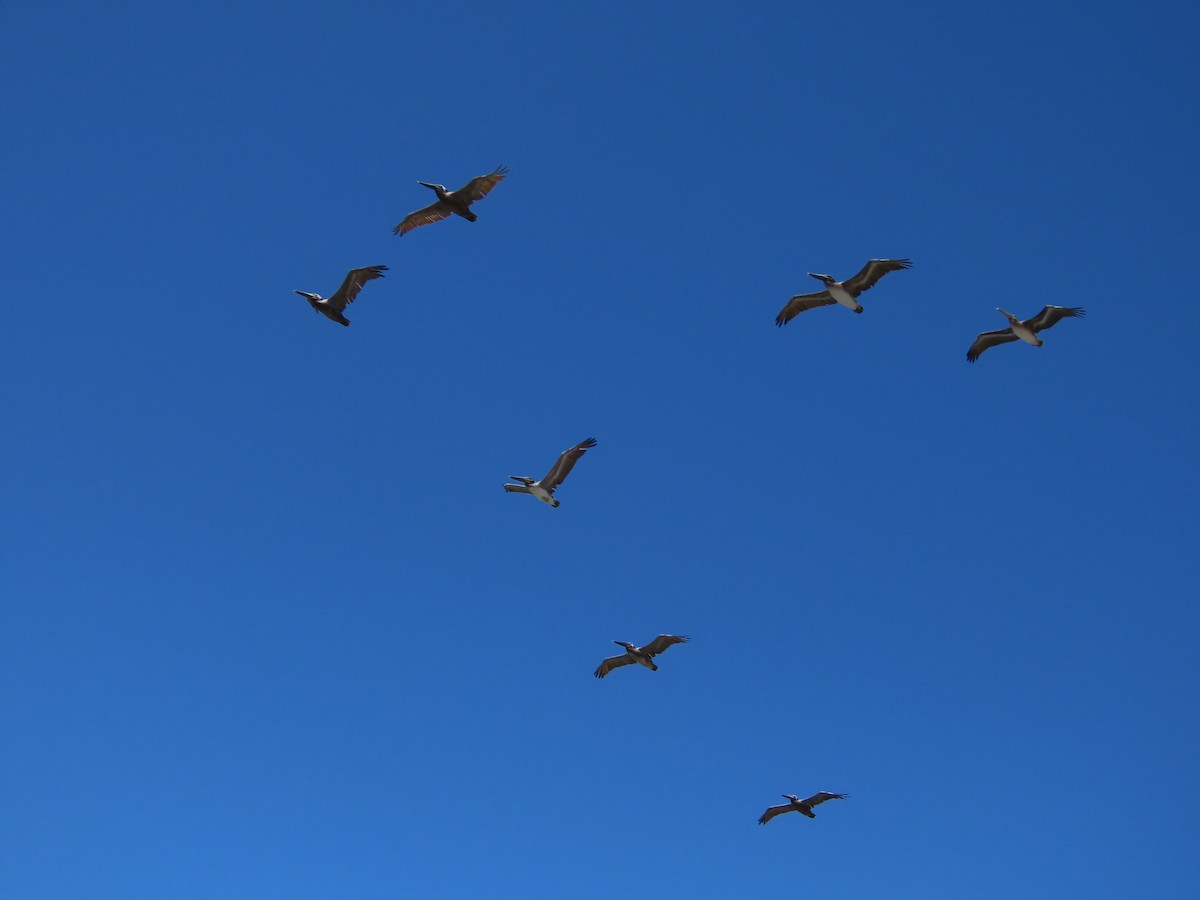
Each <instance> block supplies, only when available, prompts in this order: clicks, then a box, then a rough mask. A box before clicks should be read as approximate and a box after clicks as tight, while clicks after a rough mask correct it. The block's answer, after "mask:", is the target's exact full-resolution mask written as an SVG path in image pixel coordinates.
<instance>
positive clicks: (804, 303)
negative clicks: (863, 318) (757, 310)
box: [775, 259, 912, 328]
mask: <svg viewBox="0 0 1200 900" xmlns="http://www.w3.org/2000/svg"><path fill="white" fill-rule="evenodd" d="M911 268H912V260H910V259H872V260H868V262H867V264H866V265H865V266H863V267H862V269H860V270H859V272H858V274H856V275H853V276H852V277H850V278H847V279H846V280H845V281H838V280H837V279H836V278H834V277H833V276H832V275H822V274H820V273H818V272H809V273H808V275H809V277H810V278H815V279H817V281H819V282H821V284H823V285H825V290H823V291H817V292H816V293H815V294H797V295H796V296H795V297H793V298H792V299H791V300H789V301H788V302H787V304H786V305H785V306H784V307H783V309H781V310H780V311H779V315H777V316H776V317H775V324H776V325H778V326H779V327H780V328H782V327H783V326H784V325H786V324H787V323H788V322H790V321H791V320H792V319H794V318H796V316H798V315H800V313H802V312H807V311H808V310H810V309H816V308H817V307H818V306H833V304H835V303H840V304H841V305H842V306H844V307H846V309H851V310H853V311H854V312H856V313H860V312H862V311H863V308H862V304H860V303H859V302H858V298H859V297H860V296H861V295H862V294H863V292H864V291H869V290H870V289H871V288H873V287H874V286H875V283H876V282H877V281H879V279H880V278H882V277H883V276H884V275H886V274H887V273H888V272H896V271H899V270H900V269H911Z"/></svg>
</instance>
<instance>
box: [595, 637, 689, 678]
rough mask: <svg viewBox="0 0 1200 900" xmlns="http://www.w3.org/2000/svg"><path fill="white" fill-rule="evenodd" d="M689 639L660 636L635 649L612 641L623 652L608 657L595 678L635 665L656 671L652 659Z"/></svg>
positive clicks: (599, 667) (596, 672)
mask: <svg viewBox="0 0 1200 900" xmlns="http://www.w3.org/2000/svg"><path fill="white" fill-rule="evenodd" d="M689 640H691V638H689V637H687V636H686V635H681V634H660V635H659V636H658V637H656V638H655V639H654V640H652V641H651V642H650V643H648V644H647V645H646V646H644V647H635V646H633V644H627V643H626V642H625V641H613V643H614V644H616V645H617V646H618V647H624V648H625V652H624V653H622V654H621V655H620V656H610V657H609V658H608V659H606V660H604V662H602V663H600V665H599V666H598V667H597V668H596V671H595V673H594V674H595V676H596V677H597V678H603V677H604V676H605V675H607V674H608V673H609V672H611V671H612V670H613V669H618V668H620V667H621V666H628V665H632V664H633V663H637V664H638V665H639V666H645V667H646V668H647V669H650V670H651V671H652V672H657V671H658V666H656V665H655V664H654V659H653V657H655V656H658V654H660V653H662V652H663V651H664V650H666V649H667V648H668V647H673V646H674V645H675V644H686V643H687V642H688V641H689Z"/></svg>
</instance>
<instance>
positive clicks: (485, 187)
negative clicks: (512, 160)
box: [454, 166, 508, 203]
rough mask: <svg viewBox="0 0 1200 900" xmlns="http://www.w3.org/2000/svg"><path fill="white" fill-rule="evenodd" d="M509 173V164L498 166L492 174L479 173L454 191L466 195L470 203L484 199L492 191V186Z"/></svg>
mask: <svg viewBox="0 0 1200 900" xmlns="http://www.w3.org/2000/svg"><path fill="white" fill-rule="evenodd" d="M507 174H508V166H497V167H496V171H495V172H492V173H491V174H490V175H479V176H477V177H475V178H472V179H471V180H470V181H468V182H467V183H466V184H464V185H463V186H462V187H460V188H459V189H458V190H457V191H455V192H454V193H455V194H456V195H457V194H462V195H463V196H464V197H466V199H467V202H468V203H474V202H475V201H476V200H482V199H483V198H484V197H486V196H487V195H488V194H490V193H491V192H492V188H494V187H495V186H496V185H498V184H499V183H500V182H502V181H503V180H504V176H505V175H507Z"/></svg>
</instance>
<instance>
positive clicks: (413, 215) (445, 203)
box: [392, 166, 508, 235]
mask: <svg viewBox="0 0 1200 900" xmlns="http://www.w3.org/2000/svg"><path fill="white" fill-rule="evenodd" d="M507 174H508V167H507V166H500V167H498V168H497V169H496V171H494V172H492V173H491V174H490V175H479V176H477V177H475V178H472V179H471V180H470V181H468V182H467V183H466V184H465V185H463V186H462V187H460V188H459V189H458V190H457V191H448V190H446V186H445V185H444V184H431V183H429V182H428V181H418V182H417V184H419V185H422V186H423V187H427V188H429V189H430V190H431V191H433V192H434V193H435V194H437V200H435V201H434V202H433V203H430V204H429V205H428V206H426V207H425V208H424V209H418V210H417V211H416V212H410V213H409V214H408V215H407V216H405V217H404V221H403V222H401V223H400V224H399V225H397V226H396V227H395V228H393V229H392V234H400V235H403V234H408V233H409V232H410V231H412V230H413V229H414V228H420V227H421V226H422V225H428V224H429V223H430V222H440V221H441V220H442V219H447V218H449V217H450V216H452V215H454V216H462V217H463V218H464V219H466V220H467V221H468V222H474V221H475V220H476V219H477V218H479V217H478V216H476V215H475V213H473V212H471V204H472V203H474V202H475V201H476V200H482V199H483V198H484V197H486V196H487V195H488V194H490V193H491V192H492V188H494V187H495V186H496V185H498V184H499V183H500V182H501V181H503V180H504V176H505V175H507Z"/></svg>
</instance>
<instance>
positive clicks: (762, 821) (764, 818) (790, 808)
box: [758, 791, 850, 825]
mask: <svg viewBox="0 0 1200 900" xmlns="http://www.w3.org/2000/svg"><path fill="white" fill-rule="evenodd" d="M849 796H850V795H849V794H831V793H830V792H829V791H817V793H815V794H813V795H812V796H811V797H809V798H808V799H807V800H801V799H800V798H799V797H797V796H796V795H795V794H784V795H783V798H784V799H785V800H789V801H791V802H789V803H785V804H783V805H782V806H768V807H767V811H766V812H765V813H763V814H762V815H761V816H759V817H758V824H759V825H766V824H767V823H768V822H770V821H771V820H772V819H773V818H775V817H776V816H780V815H783V814H784V813H786V812H798V813H804V815H806V816H808V817H809V818H810V819H815V818H816V817H817V814H816V813H814V812H813V811H812V808H813V807H814V806H816V805H817V804H818V803H824V802H825V801H826V800H845V799H846V798H847V797H849Z"/></svg>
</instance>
